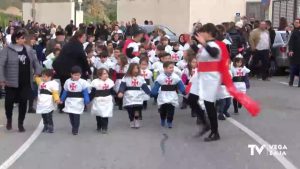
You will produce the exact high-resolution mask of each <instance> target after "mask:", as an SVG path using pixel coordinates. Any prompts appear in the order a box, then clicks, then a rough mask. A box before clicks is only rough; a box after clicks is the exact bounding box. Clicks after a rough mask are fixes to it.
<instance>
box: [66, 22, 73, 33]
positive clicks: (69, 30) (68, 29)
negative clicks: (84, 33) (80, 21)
mask: <svg viewBox="0 0 300 169" xmlns="http://www.w3.org/2000/svg"><path fill="white" fill-rule="evenodd" d="M73 28H74V24H73V20H71V21H70V24H68V25H67V26H66V28H65V31H66V33H67V37H71V36H72V35H73Z"/></svg>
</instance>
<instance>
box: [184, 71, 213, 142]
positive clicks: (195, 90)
mask: <svg viewBox="0 0 300 169" xmlns="http://www.w3.org/2000/svg"><path fill="white" fill-rule="evenodd" d="M189 85H190V90H189V91H187V92H189V96H188V99H187V100H188V103H189V105H190V107H191V111H192V114H194V115H196V116H197V125H199V126H200V124H202V125H203V126H202V129H201V131H200V132H199V134H198V135H196V136H200V137H201V136H203V135H204V134H205V133H206V132H208V131H209V130H210V125H209V123H208V121H207V120H206V115H205V111H204V110H203V108H202V107H204V106H201V105H200V104H199V81H198V72H195V74H193V76H192V77H191V78H190V80H189ZM187 89H188V87H187Z"/></svg>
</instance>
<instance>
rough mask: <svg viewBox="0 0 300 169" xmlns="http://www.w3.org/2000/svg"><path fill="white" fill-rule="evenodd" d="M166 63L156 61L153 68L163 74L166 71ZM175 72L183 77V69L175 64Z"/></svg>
mask: <svg viewBox="0 0 300 169" xmlns="http://www.w3.org/2000/svg"><path fill="white" fill-rule="evenodd" d="M163 65H164V64H163V63H162V62H160V61H159V62H155V63H154V64H153V65H152V68H153V70H154V72H158V73H159V74H162V73H164V66H163ZM174 73H175V74H177V75H178V76H179V77H181V75H182V71H181V70H180V69H179V68H178V67H177V66H174Z"/></svg>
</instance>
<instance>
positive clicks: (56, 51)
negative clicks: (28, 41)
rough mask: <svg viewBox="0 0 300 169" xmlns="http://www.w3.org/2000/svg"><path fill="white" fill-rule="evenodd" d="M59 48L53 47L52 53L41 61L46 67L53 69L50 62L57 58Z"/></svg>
mask: <svg viewBox="0 0 300 169" xmlns="http://www.w3.org/2000/svg"><path fill="white" fill-rule="evenodd" d="M60 51H61V49H60V48H55V49H54V50H53V52H52V53H50V54H49V55H48V56H47V57H46V60H45V61H44V62H43V64H44V65H45V67H46V69H53V67H52V63H53V61H54V60H55V58H57V57H58V56H59V54H60Z"/></svg>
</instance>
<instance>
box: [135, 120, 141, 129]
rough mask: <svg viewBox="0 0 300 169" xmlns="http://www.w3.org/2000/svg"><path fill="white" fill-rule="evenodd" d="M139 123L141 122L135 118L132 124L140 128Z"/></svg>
mask: <svg viewBox="0 0 300 169" xmlns="http://www.w3.org/2000/svg"><path fill="white" fill-rule="evenodd" d="M140 125H141V124H140V120H135V121H134V126H135V128H137V129H138V128H140Z"/></svg>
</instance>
